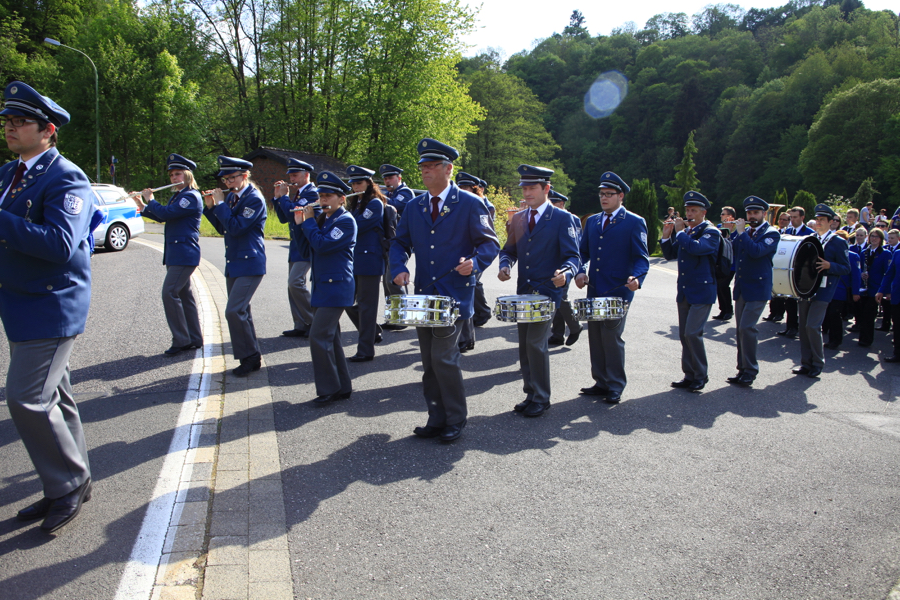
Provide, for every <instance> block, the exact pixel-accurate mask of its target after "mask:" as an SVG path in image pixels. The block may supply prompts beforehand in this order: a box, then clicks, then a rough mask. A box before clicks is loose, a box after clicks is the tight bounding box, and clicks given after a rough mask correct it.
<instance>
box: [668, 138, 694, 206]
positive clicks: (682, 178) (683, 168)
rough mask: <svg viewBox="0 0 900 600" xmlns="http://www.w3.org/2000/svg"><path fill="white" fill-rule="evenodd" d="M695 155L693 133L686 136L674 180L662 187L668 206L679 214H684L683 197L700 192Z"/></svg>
mask: <svg viewBox="0 0 900 600" xmlns="http://www.w3.org/2000/svg"><path fill="white" fill-rule="evenodd" d="M696 153H697V146H695V145H694V132H693V131H692V132H691V133H690V134H689V135H688V139H687V142H686V143H685V144H684V153H683V156H682V159H681V162H680V163H678V166H677V167H675V179H673V180H672V181H670V182H669V184H670V185H663V186H660V187H662V189H663V191H664V192H665V193H666V198H667V201H668V203H669V206H673V207H675V210H676V211H678V212H679V213H680V214H684V195H685V194H686V193H688V192H689V191H691V190H693V191H695V192H699V191H700V180H699V179H697V170H696V168H695V166H694V154H696Z"/></svg>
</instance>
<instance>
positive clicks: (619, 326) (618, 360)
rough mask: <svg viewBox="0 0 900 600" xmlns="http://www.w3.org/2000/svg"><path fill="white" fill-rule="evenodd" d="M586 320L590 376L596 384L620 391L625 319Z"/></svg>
mask: <svg viewBox="0 0 900 600" xmlns="http://www.w3.org/2000/svg"><path fill="white" fill-rule="evenodd" d="M626 318H627V316H626V317H622V318H621V319H618V320H615V321H588V344H589V346H590V351H591V377H593V378H594V381H595V382H596V384H597V385H598V386H600V387H602V388H605V389H607V390H610V391H612V392H618V393H620V394H621V393H622V392H623V391H625V384H626V383H628V381H627V379H626V377H625V340H623V339H622V332H624V331H625V319H626Z"/></svg>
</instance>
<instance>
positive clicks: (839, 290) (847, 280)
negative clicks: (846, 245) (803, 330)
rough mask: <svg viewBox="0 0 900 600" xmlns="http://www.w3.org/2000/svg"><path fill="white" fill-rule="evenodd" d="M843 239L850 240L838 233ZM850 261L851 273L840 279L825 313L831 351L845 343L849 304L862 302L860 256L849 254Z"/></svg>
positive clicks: (824, 332) (845, 234) (840, 231)
mask: <svg viewBox="0 0 900 600" xmlns="http://www.w3.org/2000/svg"><path fill="white" fill-rule="evenodd" d="M860 229H862V232H863V234H865V233H866V230H865V228H864V227H861V228H860ZM837 234H838V235H839V236H841V237H842V238H843V239H845V240H846V239H849V235H848V234H847V231H846V230H843V229H841V230H839V231H838V232H837ZM847 256H848V258H849V259H850V273H848V274H847V275H841V276H840V277H839V278H838V284H837V286H836V287H835V288H834V297H833V298H832V299H831V302H829V303H828V310H827V311H826V312H825V320H824V321H823V322H822V333H823V334H827V335H828V342H827V343H826V344H825V347H826V348H828V349H829V350H837V348H838V346H840V345H841V344H842V343H843V341H844V315H845V314H848V310H847V307H848V304H849V305H850V306H853V305H856V304H858V303H859V300H860V297H861V296H860V293H861V287H862V273H861V271H860V269H859V254H857V253H856V252H852V251H851V252H848V253H847ZM851 303H852V304H851Z"/></svg>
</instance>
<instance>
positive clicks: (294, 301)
mask: <svg viewBox="0 0 900 600" xmlns="http://www.w3.org/2000/svg"><path fill="white" fill-rule="evenodd" d="M313 171H315V168H313V166H312V165H311V164H309V163H307V162H303V161H302V160H297V159H296V158H289V159H288V163H287V175H288V181H290V184H288V183H286V182H284V181H277V182H275V197H274V198H273V200H272V208H274V209H275V215H276V216H277V217H278V220H279V221H281V222H282V223H287V224H288V231H289V232H290V236H291V245H290V248H289V249H288V303H289V304H290V307H291V318H292V319H293V322H294V326H293V327H292V328H291V329H288V330H287V331H282V332H281V335H283V336H285V337H304V338H305V337H309V327H310V325H311V324H312V305H311V304H310V294H309V289H308V288H307V286H306V276H307V274H308V273H309V264H310V263H309V242H308V241H307V239H306V236H304V235H303V233H302V232H301V231H300V228H299V226H297V225H296V224H295V223H294V221H295V219H294V213H293V212H292V211H294V210H295V209H297V208H302V207H304V206H306V205H307V204H310V203H312V202H316V201H317V200H318V199H319V192H318V190H316V186H315V185H313V184H312V183H311V182H310V180H309V179H310V176H311V174H312V172H313Z"/></svg>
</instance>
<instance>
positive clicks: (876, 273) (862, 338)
mask: <svg viewBox="0 0 900 600" xmlns="http://www.w3.org/2000/svg"><path fill="white" fill-rule="evenodd" d="M892 256H893V255H892V254H891V252H890V251H889V250H888V249H887V248H885V247H884V232H883V231H882V230H880V229H878V228H877V227H873V228H872V230H871V231H870V232H869V245H868V246H867V247H866V249H865V250H863V252H862V256H861V257H860V260H861V261H862V265H863V266H862V273H861V279H862V285H861V291H860V299H859V345H860V346H862V347H863V348H868V347H869V346H871V345H872V342H874V341H875V318H876V316H877V315H878V300H876V295H877V294H878V291H879V290H880V288H881V282H882V279H884V274H885V273H887V271H888V267H889V265H890V264H891V258H892Z"/></svg>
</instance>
